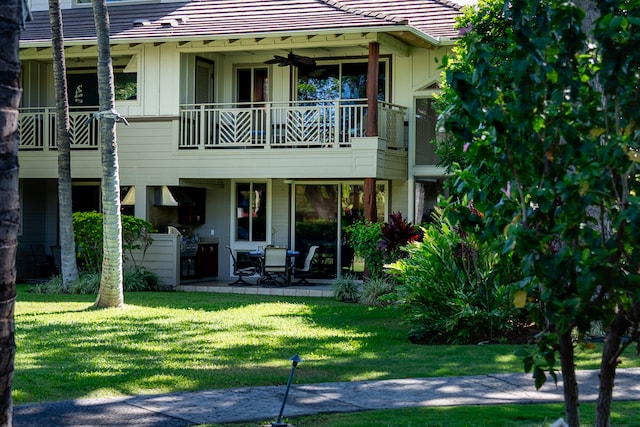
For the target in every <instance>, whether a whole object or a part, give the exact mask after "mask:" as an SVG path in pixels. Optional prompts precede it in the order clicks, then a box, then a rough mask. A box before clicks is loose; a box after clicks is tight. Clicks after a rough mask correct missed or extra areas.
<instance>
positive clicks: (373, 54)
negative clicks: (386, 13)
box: [367, 42, 380, 136]
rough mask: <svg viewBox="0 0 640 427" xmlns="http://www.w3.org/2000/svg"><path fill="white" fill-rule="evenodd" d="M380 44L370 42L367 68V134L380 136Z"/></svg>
mask: <svg viewBox="0 0 640 427" xmlns="http://www.w3.org/2000/svg"><path fill="white" fill-rule="evenodd" d="M379 62H380V44H379V43H377V42H371V43H369V60H368V68H367V136H378V78H379V76H378V70H379V65H378V63H379Z"/></svg>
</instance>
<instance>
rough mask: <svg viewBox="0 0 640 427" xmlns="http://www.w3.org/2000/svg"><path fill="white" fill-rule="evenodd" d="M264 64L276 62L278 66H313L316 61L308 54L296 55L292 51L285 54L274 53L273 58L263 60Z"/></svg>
mask: <svg viewBox="0 0 640 427" xmlns="http://www.w3.org/2000/svg"><path fill="white" fill-rule="evenodd" d="M264 63H265V64H278V67H287V66H289V65H292V66H294V67H315V66H316V61H315V59H313V58H309V57H308V56H301V55H296V54H295V53H293V52H289V54H288V55H287V56H286V57H285V56H280V55H274V56H273V59H270V60H268V61H264Z"/></svg>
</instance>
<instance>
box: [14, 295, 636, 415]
mask: <svg viewBox="0 0 640 427" xmlns="http://www.w3.org/2000/svg"><path fill="white" fill-rule="evenodd" d="M18 289H19V292H18V300H17V303H16V314H15V318H16V344H17V354H16V359H15V377H14V402H15V404H22V403H28V402H40V401H55V400H64V399H72V398H83V397H104V396H115V395H136V394H153V393H168V392H175V391H186V390H202V389H210V388H228V387H238V386H249V385H274V384H283V383H286V381H287V379H288V374H289V370H290V362H289V361H288V359H289V357H291V356H292V355H293V354H296V353H299V354H300V355H301V357H302V358H303V360H304V361H303V363H301V364H300V365H299V368H298V369H297V371H296V376H295V381H296V382H298V383H312V382H325V381H354V380H375V379H388V378H408V377H430V376H450V375H474V374H486V373H497V372H518V371H521V370H522V368H521V363H520V361H519V360H517V358H516V357H515V356H513V353H514V351H515V350H516V348H517V346H512V345H484V346H474V345H470V346H420V345H414V344H411V343H409V342H408V341H407V339H406V338H407V336H406V329H405V327H404V325H402V323H401V322H400V320H399V318H398V316H397V313H394V312H393V311H391V310H385V309H381V308H371V307H365V306H362V305H357V304H345V303H340V302H337V301H334V300H332V299H328V298H306V299H302V298H292V297H265V296H255V295H228V294H212V293H180V292H173V293H128V294H126V295H125V302H126V304H127V306H126V307H125V308H123V309H107V310H93V309H91V308H90V307H91V305H92V303H93V301H94V299H95V297H94V296H88V295H44V294H32V293H28V292H26V290H27V289H28V288H27V287H26V286H25V285H20V286H19V287H18ZM629 354H632V353H631V351H630V352H629ZM578 358H579V363H578V368H580V369H595V368H597V358H598V349H595V350H588V351H587V350H584V351H578ZM621 366H622V367H632V366H640V359H638V358H634V357H632V356H631V357H625V358H624V360H623V363H622V365H621ZM531 386H532V388H533V382H532V385H531Z"/></svg>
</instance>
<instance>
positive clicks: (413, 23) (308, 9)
mask: <svg viewBox="0 0 640 427" xmlns="http://www.w3.org/2000/svg"><path fill="white" fill-rule="evenodd" d="M460 14H461V11H460V6H459V5H456V4H453V3H450V2H448V1H440V0H421V1H415V0H341V1H339V2H338V1H335V0H203V1H192V2H169V3H141V4H131V3H129V2H126V4H122V5H118V4H117V3H109V15H110V22H111V41H112V43H131V42H135V41H140V42H144V41H148V42H162V41H183V42H184V41H192V40H209V41H214V40H222V39H226V40H233V39H241V38H260V37H276V36H278V37H292V36H295V35H301V34H307V35H313V34H323V33H324V34H344V33H349V32H351V33H357V32H386V33H388V34H390V35H392V36H394V37H396V38H398V39H400V40H402V41H403V42H405V43H407V44H410V45H414V46H425V45H426V44H430V45H432V46H433V45H438V44H450V42H451V39H453V38H455V37H456V36H457V30H456V29H455V28H454V23H455V22H454V19H455V17H456V16H457V15H460ZM33 17H34V20H33V21H32V22H28V23H27V26H26V29H25V30H24V31H23V32H22V34H21V47H23V48H26V47H42V46H48V45H50V43H51V36H50V28H49V14H48V11H36V12H34V13H33ZM63 22H64V23H65V24H66V25H65V26H64V37H65V44H67V45H74V44H76V45H79V44H92V43H95V28H94V24H93V12H92V9H91V7H76V8H73V9H65V10H64V11H63Z"/></svg>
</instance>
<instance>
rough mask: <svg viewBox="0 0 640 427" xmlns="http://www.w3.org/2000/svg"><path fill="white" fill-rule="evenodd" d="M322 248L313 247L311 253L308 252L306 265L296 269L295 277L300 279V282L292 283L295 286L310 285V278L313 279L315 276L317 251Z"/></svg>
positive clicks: (310, 249)
mask: <svg viewBox="0 0 640 427" xmlns="http://www.w3.org/2000/svg"><path fill="white" fill-rule="evenodd" d="M318 248H320V246H311V247H310V248H309V252H307V257H306V258H305V259H304V264H303V266H302V267H301V268H297V267H294V268H293V275H294V277H295V278H296V279H297V278H300V280H298V281H296V282H294V283H292V284H293V285H302V284H305V285H310V283H309V281H308V280H307V278H308V277H311V275H312V274H313V259H314V258H315V256H316V251H317V250H318Z"/></svg>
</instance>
